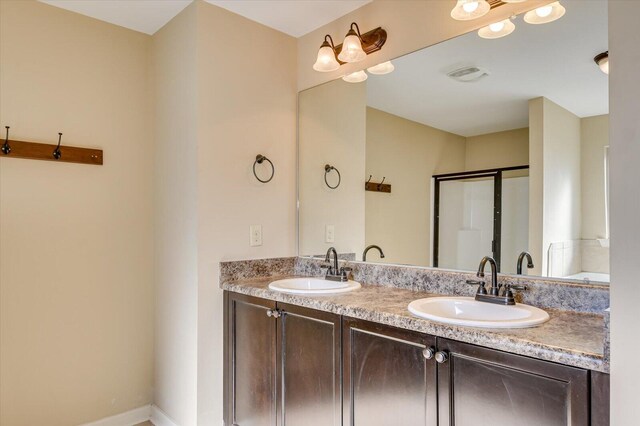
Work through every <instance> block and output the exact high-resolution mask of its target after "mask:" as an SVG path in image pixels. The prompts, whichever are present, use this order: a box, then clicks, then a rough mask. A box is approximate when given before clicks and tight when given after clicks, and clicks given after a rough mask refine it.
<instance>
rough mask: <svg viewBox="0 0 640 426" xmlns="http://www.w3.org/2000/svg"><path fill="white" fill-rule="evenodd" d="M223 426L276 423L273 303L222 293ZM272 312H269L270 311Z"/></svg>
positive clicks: (259, 425)
mask: <svg viewBox="0 0 640 426" xmlns="http://www.w3.org/2000/svg"><path fill="white" fill-rule="evenodd" d="M225 299H226V303H225V307H226V309H227V312H226V314H225V316H224V317H225V322H226V324H225V331H226V339H225V341H226V344H225V352H226V353H225V364H226V365H225V372H226V377H225V383H226V386H227V389H226V392H225V395H226V397H227V398H226V401H225V424H226V425H228V426H232V425H238V426H274V425H275V424H276V320H275V318H273V316H268V315H267V313H268V312H269V311H272V310H273V309H275V307H276V304H275V302H272V301H269V300H263V299H258V298H255V297H249V296H244V295H241V294H235V293H228V292H225ZM272 312H273V311H272Z"/></svg>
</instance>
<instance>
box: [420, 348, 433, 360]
mask: <svg viewBox="0 0 640 426" xmlns="http://www.w3.org/2000/svg"><path fill="white" fill-rule="evenodd" d="M435 354H436V348H434V347H433V346H431V347H430V348H424V349H423V350H422V356H424V357H425V358H426V359H431V358H433V356H434V355H435Z"/></svg>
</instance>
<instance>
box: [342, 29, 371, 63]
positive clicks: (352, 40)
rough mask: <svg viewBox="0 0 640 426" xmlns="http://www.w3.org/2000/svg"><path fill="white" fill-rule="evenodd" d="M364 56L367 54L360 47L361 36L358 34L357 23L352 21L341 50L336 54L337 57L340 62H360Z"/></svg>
mask: <svg viewBox="0 0 640 426" xmlns="http://www.w3.org/2000/svg"><path fill="white" fill-rule="evenodd" d="M354 27H355V30H354ZM356 31H357V32H356ZM366 57H367V54H366V53H365V51H364V50H363V49H362V36H361V35H360V28H359V27H358V24H356V23H355V22H352V23H351V27H350V28H349V32H348V33H347V35H346V36H345V38H344V41H343V42H342V50H341V51H340V54H339V55H338V59H340V60H341V61H342V62H360V61H362V60H363V59H364V58H366Z"/></svg>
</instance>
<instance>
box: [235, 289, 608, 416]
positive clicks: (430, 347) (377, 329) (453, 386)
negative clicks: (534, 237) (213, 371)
mask: <svg viewBox="0 0 640 426" xmlns="http://www.w3.org/2000/svg"><path fill="white" fill-rule="evenodd" d="M225 309H226V313H225V405H224V406H225V413H224V414H225V424H226V425H227V426H233V425H238V426H263V425H264V426H267V425H268V426H283V425H287V426H338V425H345V426H391V425H402V426H414V425H415V426H482V425H491V426H501V425H508V426H532V425H536V426H538V425H539V426H556V425H558V426H589V425H591V426H608V414H609V413H608V398H609V395H608V389H609V388H608V379H609V376H608V375H607V374H603V373H596V372H590V371H588V370H583V369H580V368H574V367H569V366H564V365H560V364H555V363H552V362H547V361H542V360H536V359H533V358H528V357H525V356H520V355H514V354H509V353H505V352H501V351H497V350H493V349H488V348H483V347H479V346H474V345H471V344H466V343H460V342H457V341H454V340H449V339H443V338H435V337H433V336H430V335H426V334H422V333H418V332H414V331H409V330H403V329H398V328H394V327H390V326H386V325H381V324H377V323H373V322H368V321H363V320H359V319H354V318H348V317H340V316H339V315H335V314H330V313H327V312H321V311H316V310H313V309H307V308H302V307H298V306H293V305H288V304H283V303H275V302H273V301H268V300H263V299H259V298H255V297H249V296H244V295H240V294H236V293H229V292H225Z"/></svg>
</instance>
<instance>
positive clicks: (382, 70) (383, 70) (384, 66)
mask: <svg viewBox="0 0 640 426" xmlns="http://www.w3.org/2000/svg"><path fill="white" fill-rule="evenodd" d="M395 68H396V67H394V66H393V64H392V63H391V61H387V62H383V63H381V64H378V65H374V66H372V67H369V68H367V71H369V73H370V74H375V75H384V74H389V73H390V72H391V71H393V70H394V69H395Z"/></svg>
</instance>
